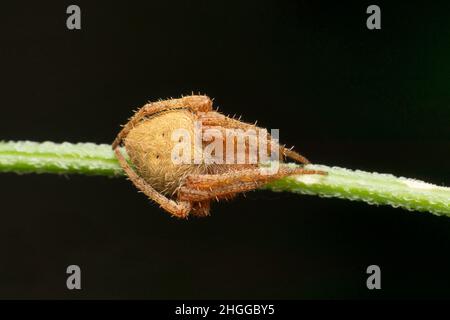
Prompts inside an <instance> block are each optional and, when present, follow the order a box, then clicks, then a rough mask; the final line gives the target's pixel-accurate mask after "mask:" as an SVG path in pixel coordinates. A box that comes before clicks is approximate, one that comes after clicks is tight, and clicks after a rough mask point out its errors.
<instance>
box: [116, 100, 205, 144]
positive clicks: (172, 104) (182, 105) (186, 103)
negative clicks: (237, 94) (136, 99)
mask: <svg viewBox="0 0 450 320" xmlns="http://www.w3.org/2000/svg"><path fill="white" fill-rule="evenodd" d="M174 109H188V110H191V111H192V112H195V113H197V112H208V111H211V110H212V100H211V99H210V98H209V97H207V96H196V95H192V96H186V97H182V98H179V99H169V100H162V101H158V102H151V103H147V104H146V105H144V106H143V107H141V108H140V109H139V110H138V111H137V112H136V113H135V114H134V115H133V116H132V117H131V119H130V120H129V121H128V123H127V124H126V125H125V126H124V127H123V128H122V130H121V131H120V132H119V134H118V135H117V137H116V139H115V140H114V142H113V144H112V148H113V149H115V148H117V146H119V145H120V144H121V142H122V140H123V139H124V138H125V137H126V136H127V135H128V133H129V132H130V130H131V129H133V128H134V127H135V126H136V125H137V124H138V123H139V122H140V121H141V120H142V119H143V118H144V117H147V116H150V115H153V114H155V113H158V112H163V111H169V110H174Z"/></svg>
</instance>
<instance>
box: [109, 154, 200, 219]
mask: <svg viewBox="0 0 450 320" xmlns="http://www.w3.org/2000/svg"><path fill="white" fill-rule="evenodd" d="M114 152H115V154H116V157H117V159H118V161H119V164H120V166H121V167H122V168H123V170H124V171H125V173H126V174H127V175H128V177H129V178H130V180H131V181H132V182H133V184H134V185H135V186H136V187H137V188H138V189H139V190H141V191H142V192H143V193H144V194H145V195H146V196H147V197H149V198H150V199H152V200H154V201H155V202H156V203H158V204H159V205H160V206H161V207H162V208H163V209H165V210H166V211H168V212H170V213H171V214H173V215H174V216H176V217H178V218H187V217H188V215H189V212H190V211H191V209H192V204H191V203H190V202H188V201H180V202H178V203H177V202H175V201H173V200H170V199H168V198H167V197H165V196H164V195H162V194H161V193H159V192H158V191H156V190H155V189H153V187H152V186H150V185H149V184H148V183H147V182H146V181H145V180H144V179H142V178H141V177H139V176H138V175H137V174H136V172H134V170H133V169H132V168H131V167H130V166H129V164H128V163H127V160H126V159H125V158H124V156H123V155H122V153H121V152H120V150H119V149H117V148H116V149H114Z"/></svg>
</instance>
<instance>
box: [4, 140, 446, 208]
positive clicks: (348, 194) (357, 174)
mask: <svg viewBox="0 0 450 320" xmlns="http://www.w3.org/2000/svg"><path fill="white" fill-rule="evenodd" d="M289 165H290V166H291V165H292V166H294V164H289ZM306 168H307V169H314V170H322V171H325V172H326V173H327V175H324V176H323V175H300V176H290V177H286V178H283V179H279V180H277V181H274V182H271V183H269V184H267V185H265V186H264V187H263V189H269V190H272V191H286V192H294V193H301V194H309V195H319V196H321V197H337V198H343V199H348V200H357V201H364V202H366V203H369V204H378V205H391V206H393V207H401V208H404V209H407V210H414V211H427V212H431V213H434V214H437V215H447V216H450V188H447V187H440V186H436V185H433V184H429V183H425V182H422V181H419V180H413V179H407V178H402V177H400V178H398V177H395V176H393V175H389V174H379V173H369V172H363V171H359V170H357V171H353V170H348V169H343V168H337V167H328V166H324V165H307V166H306ZM0 172H15V173H56V174H84V175H104V176H122V175H123V171H122V169H121V168H120V166H119V164H118V162H117V160H116V158H115V156H114V153H113V151H112V150H111V146H110V145H106V144H93V143H78V144H72V143H67V142H65V143H61V144H57V143H53V142H43V143H37V142H30V141H19V142H0Z"/></svg>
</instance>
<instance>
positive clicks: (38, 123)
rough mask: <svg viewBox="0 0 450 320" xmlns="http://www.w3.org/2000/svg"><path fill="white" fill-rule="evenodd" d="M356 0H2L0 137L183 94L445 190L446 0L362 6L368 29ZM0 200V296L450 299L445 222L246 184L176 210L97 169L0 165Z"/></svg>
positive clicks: (449, 106) (96, 124)
mask: <svg viewBox="0 0 450 320" xmlns="http://www.w3.org/2000/svg"><path fill="white" fill-rule="evenodd" d="M70 4H77V5H79V6H80V7H81V11H82V30H80V31H69V30H67V28H66V18H67V14H66V8H67V6H68V5H70ZM370 4H372V3H369V2H364V1H361V2H346V3H345V4H344V3H342V2H331V1H326V2H325V1H298V2H296V1H242V2H234V3H233V2H230V1H223V2H218V1H177V2H175V1H147V2H142V3H140V2H131V1H117V2H114V3H113V2H111V1H95V2H93V1H74V2H68V1H58V2H57V1H55V2H54V3H51V2H46V3H44V2H32V1H28V2H24V1H17V2H15V4H14V5H11V4H2V9H1V13H0V39H1V46H0V70H1V71H0V84H1V89H0V90H1V91H0V92H1V103H0V120H1V125H0V138H1V139H3V140H34V141H45V140H52V141H56V142H63V141H69V142H88V141H89V142H97V143H110V142H111V141H112V140H113V139H114V137H115V135H116V134H117V132H118V130H119V128H120V127H119V125H121V124H123V123H124V122H125V121H126V119H127V118H128V117H129V116H130V115H131V114H132V110H134V109H136V108H137V107H139V106H141V105H142V104H144V103H145V102H147V101H149V100H156V99H159V98H167V97H178V96H180V95H181V94H189V93H191V92H192V91H193V92H201V93H205V94H208V95H210V96H211V97H214V98H215V104H216V105H217V106H219V107H220V108H221V110H222V111H223V112H226V113H229V114H240V115H242V116H243V119H244V120H246V121H249V122H251V121H254V120H258V123H259V124H260V125H262V126H265V127H268V128H280V136H281V140H282V141H283V142H285V143H287V144H290V145H295V146H296V149H297V150H298V151H300V152H301V153H303V154H305V155H306V156H307V157H308V158H310V159H311V160H312V161H313V162H316V163H321V164H327V165H337V166H342V167H346V168H355V169H356V168H358V169H362V170H368V171H377V172H388V173H393V174H395V175H401V176H407V177H412V178H417V179H422V180H426V181H429V182H433V183H436V184H439V185H448V184H449V176H450V175H449V167H448V158H449V155H450V153H449V150H450V141H449V136H450V131H449V125H448V124H449V116H450V89H449V84H450V19H449V17H450V5H449V4H448V3H447V4H438V3H437V2H436V3H431V2H429V1H427V2H425V1H424V2H418V3H415V4H412V3H410V2H403V3H402V2H397V1H396V2H395V3H394V2H389V3H387V2H381V1H377V3H376V4H378V5H379V6H380V7H381V11H382V29H381V30H375V31H370V30H368V29H367V28H366V18H367V16H368V15H367V14H366V8H367V6H368V5H370ZM0 191H1V193H0V201H1V204H0V298H150V299H172V298H178V299H179V298H182V299H192V298H194V299H195V298H222V299H239V298H252V299H259V298H277V299H278V298H288V299H291V298H445V297H447V298H448V297H449V296H450V290H449V284H450V273H449V270H450V258H449V252H450V219H449V218H446V217H436V216H433V215H431V214H427V213H409V212H407V211H404V210H401V209H393V208H390V207H375V206H368V205H366V204H363V203H354V202H349V201H343V200H337V199H320V198H318V197H310V196H298V195H289V194H273V193H269V192H262V191H260V192H254V193H249V194H247V195H246V197H245V198H244V197H240V198H239V199H237V200H235V201H232V202H226V203H220V204H216V205H215V206H214V207H213V211H212V216H211V217H209V218H206V219H190V220H189V221H179V220H176V219H173V218H171V217H169V216H168V215H167V214H165V213H164V212H163V211H162V210H160V209H159V208H158V207H157V206H155V205H154V204H151V203H150V202H149V200H147V199H146V198H145V197H144V196H143V195H142V194H138V193H137V192H136V190H135V188H134V187H133V186H132V185H131V183H130V182H129V181H126V180H125V179H109V178H104V177H84V176H70V177H57V176H51V175H26V176H17V175H14V174H2V175H1V178H0ZM70 264H77V265H79V266H80V267H81V269H82V287H83V289H82V290H81V291H69V290H67V289H66V286H65V282H66V277H67V275H66V273H65V271H66V267H67V266H68V265H70ZM371 264H377V265H379V266H380V267H381V272H382V289H381V290H379V291H376V290H375V291H369V290H367V288H366V284H365V283H366V278H367V275H366V273H365V271H366V268H367V266H368V265H371Z"/></svg>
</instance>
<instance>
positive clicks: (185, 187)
mask: <svg viewBox="0 0 450 320" xmlns="http://www.w3.org/2000/svg"><path fill="white" fill-rule="evenodd" d="M198 126H200V128H201V131H202V132H208V130H215V132H218V133H223V135H221V136H220V135H219V136H217V135H216V136H215V139H219V140H220V139H221V140H220V141H219V142H220V143H221V144H222V145H223V146H224V148H223V150H225V149H226V148H225V145H226V144H227V139H228V140H229V139H233V142H234V140H237V138H236V137H231V138H230V137H229V135H228V130H233V129H236V130H241V131H240V132H242V131H243V130H253V132H254V133H256V136H257V135H258V134H260V132H263V131H262V130H264V129H261V128H258V127H256V126H254V125H251V124H247V123H244V122H241V121H239V120H236V119H233V118H229V117H226V116H224V115H223V114H221V113H219V112H217V111H213V109H212V101H211V99H210V98H208V97H207V96H195V95H193V96H186V97H183V98H180V99H170V100H165V101H158V102H154V103H148V104H146V105H144V106H143V107H142V108H141V109H139V110H138V111H137V112H136V113H135V115H134V116H133V117H132V118H131V119H130V120H129V122H128V123H127V124H126V125H125V126H124V128H123V129H122V131H121V132H120V133H119V134H118V135H117V138H116V139H115V141H114V142H113V145H112V147H113V149H114V151H115V153H116V156H117V158H118V160H119V163H120V165H121V166H122V168H123V169H124V170H125V173H126V174H127V175H128V177H129V178H130V180H131V181H132V182H133V183H134V184H135V185H136V187H138V188H139V189H140V190H141V191H142V192H143V193H145V194H146V195H147V196H148V197H149V198H151V199H152V200H154V201H156V202H157V203H158V204H159V205H160V206H161V207H162V208H163V209H165V210H166V211H168V212H169V213H171V214H173V215H174V216H177V217H180V218H186V217H188V215H189V214H190V213H191V214H193V215H196V216H207V215H209V208H210V202H211V200H220V199H227V198H231V197H233V196H234V195H235V194H237V193H240V192H245V191H250V190H253V189H256V188H257V187H259V186H261V185H263V184H265V183H267V182H270V181H272V180H274V179H278V178H281V177H284V176H287V175H292V174H317V173H319V174H320V173H322V172H318V171H314V170H306V169H303V168H301V167H297V168H290V167H286V166H281V167H279V169H278V170H276V171H275V172H271V173H269V174H268V173H267V172H263V171H262V168H261V167H260V165H259V164H260V163H259V160H260V158H259V157H257V158H258V163H250V162H249V161H248V162H249V163H239V164H237V162H234V163H227V162H226V161H224V162H220V161H217V158H216V160H215V161H208V159H205V158H201V160H200V161H198V160H197V159H196V158H195V157H196V155H197V154H203V148H204V147H205V144H206V143H207V141H206V140H208V141H209V140H211V137H208V136H206V137H205V138H203V139H202V140H201V141H200V143H196V138H195V134H196V129H197V127H198ZM180 131H181V132H184V133H186V134H187V135H188V136H190V137H192V139H188V140H186V141H183V142H184V143H187V144H188V145H187V147H189V148H190V150H192V152H190V153H189V154H188V158H187V160H188V161H186V158H185V159H184V160H185V161H183V162H181V163H180V162H178V161H174V148H175V147H176V146H177V143H178V144H179V143H180V142H181V138H180V140H177V139H175V140H174V133H176V132H180ZM264 132H266V131H264ZM264 136H265V137H267V138H268V141H269V144H268V148H267V149H268V150H273V149H274V148H275V149H277V151H278V150H279V151H280V155H281V156H280V157H279V158H278V159H277V160H282V158H284V157H290V158H292V159H294V160H296V161H298V162H300V163H303V164H305V163H308V160H306V159H305V158H304V157H302V156H301V155H299V154H298V153H296V152H294V151H292V150H290V149H286V148H285V147H284V146H281V145H278V143H277V142H275V141H274V140H273V139H271V137H270V135H268V134H267V133H264ZM259 137H261V135H259ZM228 142H230V141H228ZM121 144H123V145H124V147H125V149H126V151H127V154H128V156H129V162H130V164H131V165H130V164H129V162H128V161H127V160H126V159H125V157H124V156H123V155H122V153H121V151H120V149H119V147H120V145H121ZM221 150H222V149H221ZM232 152H233V153H236V152H238V149H237V148H234V147H233V149H232ZM244 153H245V154H246V155H247V159H249V156H248V153H249V142H248V141H246V142H245V147H244ZM277 154H278V153H277ZM216 156H217V155H216ZM233 156H234V154H233ZM221 157H222V159H223V157H225V155H223V156H222V155H221ZM236 158H237V157H234V159H236Z"/></svg>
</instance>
